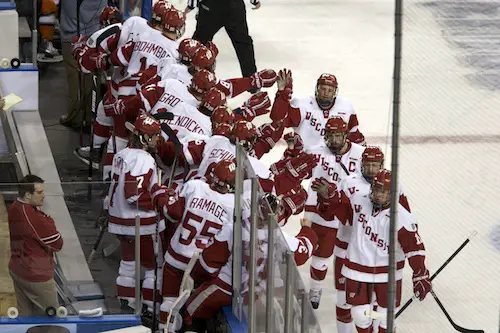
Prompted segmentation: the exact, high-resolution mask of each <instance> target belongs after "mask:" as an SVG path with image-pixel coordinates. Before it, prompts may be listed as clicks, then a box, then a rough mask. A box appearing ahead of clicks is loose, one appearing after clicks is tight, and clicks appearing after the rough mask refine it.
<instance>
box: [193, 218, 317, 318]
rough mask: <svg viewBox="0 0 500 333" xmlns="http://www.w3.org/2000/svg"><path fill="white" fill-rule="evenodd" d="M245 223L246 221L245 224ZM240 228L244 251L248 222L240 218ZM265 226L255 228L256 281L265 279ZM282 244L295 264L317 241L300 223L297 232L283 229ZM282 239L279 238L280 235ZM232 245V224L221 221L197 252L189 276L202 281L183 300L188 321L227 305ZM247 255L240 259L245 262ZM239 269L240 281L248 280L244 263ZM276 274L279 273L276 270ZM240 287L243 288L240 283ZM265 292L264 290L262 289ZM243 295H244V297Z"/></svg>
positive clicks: (300, 261)
mask: <svg viewBox="0 0 500 333" xmlns="http://www.w3.org/2000/svg"><path fill="white" fill-rule="evenodd" d="M245 224H246V225H245ZM244 225H245V227H244V228H242V231H243V234H242V239H243V244H244V248H245V250H244V253H246V254H247V255H248V251H249V250H248V246H249V243H250V230H249V225H248V223H245V222H244ZM266 234H267V232H266V230H258V231H257V238H258V242H257V243H258V245H257V253H256V260H257V276H259V278H258V280H259V281H260V282H264V281H265V279H266V266H267V262H266V258H267V237H266ZM283 236H284V238H285V239H284V241H285V242H286V244H282V245H283V246H284V247H287V248H288V249H289V250H291V251H292V252H294V257H295V262H296V264H297V265H298V266H300V265H302V264H304V263H305V262H306V261H307V260H308V259H309V257H310V256H311V254H312V251H313V249H314V246H315V244H316V241H317V236H316V234H315V233H314V231H313V230H312V229H311V228H308V227H302V229H301V230H300V232H299V233H298V235H297V236H295V237H292V236H290V235H287V234H285V233H283ZM281 240H283V239H281ZM232 249H233V225H232V224H227V225H224V227H223V228H222V230H221V231H220V232H219V233H218V234H217V235H215V237H214V238H213V239H212V240H211V242H210V244H209V246H207V247H206V248H205V249H204V250H203V252H202V253H201V255H200V258H199V260H198V262H197V264H196V265H195V267H194V269H193V272H192V274H191V275H192V276H193V279H194V280H195V281H198V282H202V284H201V286H200V287H198V288H197V289H196V290H195V291H194V292H193V293H192V295H191V297H190V298H189V300H188V301H187V303H186V312H187V314H186V317H185V320H186V322H187V323H188V324H189V323H190V321H191V320H192V319H193V318H197V319H209V318H211V317H213V316H214V315H215V314H216V312H217V311H219V310H220V308H221V307H222V306H226V305H229V304H230V302H231V295H232V286H231V285H232V273H233V270H232V261H233V260H232V259H233V258H232ZM248 259H249V258H248V257H245V258H244V262H248ZM244 267H245V269H244V271H243V277H242V282H243V283H244V284H245V285H246V284H248V277H249V275H248V271H247V268H248V267H246V266H244ZM278 276H279V274H278ZM259 286H260V287H264V288H265V283H260V284H259ZM244 290H247V288H246V287H244ZM263 293H265V291H263ZM245 298H246V297H245Z"/></svg>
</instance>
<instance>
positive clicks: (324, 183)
mask: <svg viewBox="0 0 500 333" xmlns="http://www.w3.org/2000/svg"><path fill="white" fill-rule="evenodd" d="M311 189H312V190H313V191H314V192H316V193H318V195H320V196H321V197H323V199H331V198H333V197H334V196H335V195H336V194H337V185H335V184H334V183H330V182H329V181H328V180H326V179H325V178H323V177H321V178H316V179H314V180H313V181H312V183H311Z"/></svg>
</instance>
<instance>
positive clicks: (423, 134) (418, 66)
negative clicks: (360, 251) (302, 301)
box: [186, 0, 500, 333]
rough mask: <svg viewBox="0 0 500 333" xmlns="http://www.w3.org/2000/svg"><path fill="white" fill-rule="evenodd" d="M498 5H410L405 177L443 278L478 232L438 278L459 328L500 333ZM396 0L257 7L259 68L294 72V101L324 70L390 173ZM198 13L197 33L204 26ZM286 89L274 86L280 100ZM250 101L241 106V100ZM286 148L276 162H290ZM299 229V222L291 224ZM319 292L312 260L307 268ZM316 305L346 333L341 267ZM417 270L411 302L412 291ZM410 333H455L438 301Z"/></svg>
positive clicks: (221, 39) (224, 63)
mask: <svg viewBox="0 0 500 333" xmlns="http://www.w3.org/2000/svg"><path fill="white" fill-rule="evenodd" d="M498 7H499V5H496V4H494V3H492V2H473V3H471V2H458V1H451V2H445V1H435V2H428V1H411V2H406V3H405V13H404V40H405V41H404V45H403V46H404V48H403V80H402V95H401V101H402V102H401V129H400V130H401V133H400V134H401V145H400V148H401V150H400V172H401V173H400V181H401V183H402V185H403V186H404V189H405V191H406V193H407V194H408V197H409V201H410V205H411V207H412V211H413V213H414V214H415V215H416V217H417V219H418V221H419V223H420V233H421V235H422V237H423V239H424V242H425V244H426V247H427V265H428V268H429V270H430V271H431V273H433V272H434V271H435V270H436V269H437V268H438V267H439V266H440V265H441V264H442V263H443V262H444V261H445V260H446V259H447V258H448V257H449V256H450V255H451V254H452V253H453V252H454V251H455V249H456V248H457V247H458V246H459V245H460V244H461V243H462V242H463V241H464V240H465V239H466V238H467V237H468V236H469V235H470V234H471V233H472V232H473V231H474V230H476V231H477V232H478V235H477V236H476V237H475V238H474V239H473V241H472V242H471V243H470V244H469V245H468V246H467V247H466V248H465V249H464V250H463V251H462V252H461V253H460V254H459V255H458V257H457V258H456V259H455V260H454V261H453V262H452V263H451V264H450V265H449V266H448V267H447V268H446V269H445V270H444V271H443V272H442V273H441V274H440V275H439V277H438V278H436V280H435V281H434V288H435V292H436V293H437V295H438V296H439V297H440V299H441V301H442V302H443V303H444V305H445V307H446V309H447V310H448V312H449V313H450V315H451V317H452V318H453V319H454V321H455V322H456V323H457V324H459V325H461V326H463V327H466V328H469V329H482V330H484V331H485V332H488V333H490V332H491V333H493V332H499V318H500V284H499V283H498V282H497V279H498V276H500V253H499V250H498V248H495V247H494V246H493V242H492V241H491V239H490V238H491V237H490V233H491V231H492V230H493V229H494V228H496V227H498V226H499V224H500V217H499V216H498V214H497V211H498V203H499V202H500V191H499V190H498V188H499V185H500V180H499V177H500V176H499V173H498V171H497V169H498V165H499V164H500V154H499V153H500V147H499V144H500V133H499V132H500V131H499V126H498V120H499V117H500V116H499V115H498V107H499V105H500V98H499V92H498V88H499V85H498V84H497V83H500V79H499V78H500V76H499V72H498V64H500V61H499V60H500V57H499V55H500V51H498V50H499V49H500V48H499V47H498V46H500V33H499V32H500V28H498V27H497V25H498V18H500V14H498V13H497V8H498ZM393 11H394V8H393V1H387V0H378V1H359V0H329V1H328V0H315V1H314V0H313V1H308V2H307V1H297V0H287V1H281V0H279V1H277V0H269V1H266V0H263V4H262V8H261V9H259V10H257V11H252V10H250V7H249V8H248V21H249V25H250V31H251V35H252V36H253V38H254V42H255V50H256V58H257V66H258V68H259V69H263V68H273V69H275V70H279V69H280V68H283V67H287V68H290V69H292V72H293V78H294V95H295V96H304V95H310V94H313V93H314V87H315V81H316V79H317V77H318V76H319V75H320V74H321V73H323V72H331V73H334V74H335V75H336V76H337V78H338V81H339V91H340V94H341V95H343V96H344V97H346V98H348V99H349V100H351V101H352V102H353V104H354V106H355V108H356V110H357V112H358V119H359V122H360V130H361V131H362V132H363V133H364V134H365V136H366V137H367V141H368V143H371V144H378V145H380V146H381V147H382V149H384V151H385V152H386V156H387V158H386V166H387V167H390V158H389V155H390V143H387V142H390V141H388V139H387V138H388V137H389V135H388V133H390V131H391V128H390V124H391V123H390V118H391V114H390V113H391V103H392V102H391V101H392V92H391V86H392V69H393V34H394V33H393V31H394V30H393V24H394V23H393V22H394V12H393ZM194 24H195V21H194V14H192V13H191V14H189V20H188V29H187V32H186V36H191V34H192V31H194ZM215 43H216V44H217V46H218V47H219V50H220V54H219V56H218V63H217V70H216V73H217V76H218V77H219V78H230V77H239V76H240V75H241V74H240V69H239V65H238V63H237V60H236V56H235V53H234V50H233V47H232V45H231V43H230V41H229V39H228V37H227V35H226V34H225V32H223V31H222V32H221V33H219V35H217V37H216V39H215ZM275 89H276V88H274V87H273V88H271V89H270V90H269V92H270V95H271V96H273V95H274V92H275ZM245 97H246V96H244V97H243V96H242V97H241V98H240V99H237V100H234V102H231V103H234V104H237V102H239V101H242V100H243V99H244V98H245ZM283 149H284V147H283V145H281V146H278V147H277V148H275V149H274V150H273V152H272V153H271V154H268V156H266V157H265V159H266V162H268V163H271V162H274V161H276V160H278V159H279V158H280V157H281V153H282V151H283ZM285 229H286V231H287V232H289V233H291V234H293V233H296V232H297V231H298V229H299V224H298V219H296V220H292V221H291V222H289V224H288V225H287V226H286V227H285ZM301 272H302V277H303V279H304V281H305V282H306V285H308V281H309V265H308V264H306V265H304V266H303V267H301ZM325 285H326V286H325V289H324V290H323V296H322V300H321V305H320V308H319V309H318V310H316V315H317V317H318V318H319V321H320V323H321V327H322V329H323V332H336V324H335V319H334V318H335V293H334V288H333V276H332V269H330V270H329V274H328V277H327V281H326V283H325ZM411 290H412V286H411V271H410V269H409V268H408V267H407V268H406V275H405V284H404V291H403V303H404V302H405V301H406V300H407V299H408V298H410V296H411V293H412V292H411ZM397 326H398V331H399V332H405V333H410V332H415V333H417V332H440V333H441V332H442V333H445V332H455V330H454V329H453V327H452V326H451V325H450V324H449V323H448V321H447V319H446V318H445V316H444V314H443V313H442V312H441V311H440V309H439V308H438V306H437V304H436V302H435V301H434V300H433V299H432V297H431V296H430V295H429V296H428V297H427V299H425V300H424V302H422V303H420V302H416V303H414V304H412V305H411V306H410V307H409V308H408V309H407V310H406V311H405V312H404V314H403V315H402V316H401V317H400V318H398V320H397Z"/></svg>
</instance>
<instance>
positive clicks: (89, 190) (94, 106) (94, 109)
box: [87, 75, 99, 201]
mask: <svg viewBox="0 0 500 333" xmlns="http://www.w3.org/2000/svg"><path fill="white" fill-rule="evenodd" d="M92 82H93V84H94V87H93V88H94V89H92V110H91V117H92V120H95V118H96V117H97V105H98V104H99V98H98V95H97V93H98V89H99V79H98V76H97V75H93V76H92ZM93 147H94V126H92V124H91V126H90V148H89V169H88V175H87V181H88V182H89V184H88V188H87V200H89V201H90V200H91V199H92V169H93V167H94V165H93V164H94V162H93V161H92V149H93Z"/></svg>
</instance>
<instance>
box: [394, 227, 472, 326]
mask: <svg viewBox="0 0 500 333" xmlns="http://www.w3.org/2000/svg"><path fill="white" fill-rule="evenodd" d="M476 235H477V231H475V230H474V231H473V232H472V233H471V234H470V236H469V237H468V238H467V239H466V240H465V241H464V242H463V243H462V245H460V247H459V248H458V249H457V250H456V251H455V252H454V253H453V254H452V255H451V256H450V257H449V258H448V259H447V260H446V261H445V262H444V264H442V265H441V267H439V268H438V270H437V271H436V272H435V273H434V274H432V276H431V278H430V280H431V281H432V280H434V279H435V278H436V276H438V274H439V273H441V271H442V270H443V269H444V268H445V267H446V266H447V265H448V264H449V263H450V262H451V261H452V260H453V259H454V258H455V257H456V256H457V254H458V253H459V252H460V251H462V249H463V248H464V247H465V246H466V245H467V244H469V242H470V241H471V239H472V238H474V237H475V236H476ZM414 299H416V297H415V296H413V297H412V298H410V299H409V300H408V301H407V302H406V303H405V305H403V307H402V308H401V309H400V310H399V311H398V313H396V318H397V317H399V316H400V315H401V313H403V311H404V310H405V309H406V308H407V307H409V306H410V304H411V303H412V302H413V300H414Z"/></svg>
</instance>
